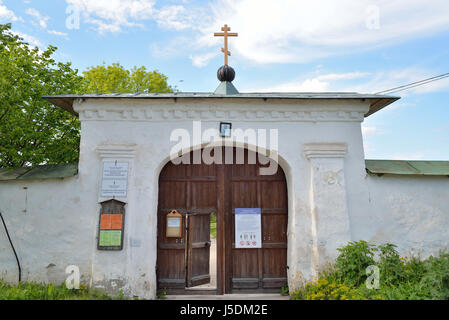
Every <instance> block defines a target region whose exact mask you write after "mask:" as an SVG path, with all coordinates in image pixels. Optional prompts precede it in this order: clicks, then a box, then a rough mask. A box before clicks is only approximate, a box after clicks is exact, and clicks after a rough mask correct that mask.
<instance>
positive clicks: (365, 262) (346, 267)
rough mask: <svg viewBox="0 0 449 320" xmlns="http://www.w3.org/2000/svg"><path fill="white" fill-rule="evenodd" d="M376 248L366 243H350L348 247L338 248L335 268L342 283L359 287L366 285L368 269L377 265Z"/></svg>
mask: <svg viewBox="0 0 449 320" xmlns="http://www.w3.org/2000/svg"><path fill="white" fill-rule="evenodd" d="M375 250H376V248H375V246H374V245H372V244H369V243H368V242H366V241H363V240H362V241H357V242H349V243H348V244H347V245H346V246H344V247H342V248H338V251H339V252H340V255H339V256H338V258H337V260H336V263H335V268H336V270H337V276H338V277H339V278H340V281H343V282H344V283H346V284H348V285H350V286H355V287H358V286H360V285H361V284H362V283H364V281H365V278H366V268H367V267H368V266H370V265H373V264H375V261H374V253H375Z"/></svg>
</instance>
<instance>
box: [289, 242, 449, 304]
mask: <svg viewBox="0 0 449 320" xmlns="http://www.w3.org/2000/svg"><path fill="white" fill-rule="evenodd" d="M396 248H397V247H396V246H395V245H394V244H391V243H386V244H382V245H379V246H377V247H376V246H375V245H372V244H369V243H367V242H366V241H358V242H350V243H348V245H346V246H344V247H342V248H339V249H338V250H339V252H340V254H339V256H338V257H337V259H336V261H335V264H328V265H326V266H325V267H324V268H323V270H322V271H321V272H320V274H319V276H318V280H317V281H315V282H309V283H307V284H306V285H305V286H304V287H303V288H302V289H300V290H298V291H296V292H295V293H294V294H293V295H292V296H291V299H305V300H361V299H370V300H373V299H388V300H423V299H426V300H428V299H434V300H436V299H438V300H447V299H449V253H447V252H440V254H439V256H437V257H433V256H430V257H429V258H427V259H425V260H421V259H419V258H418V257H410V258H405V257H400V255H399V253H398V252H397V250H396ZM375 253H378V255H377V257H376V259H375ZM370 265H377V266H378V267H379V272H380V281H379V282H380V288H379V289H377V290H376V289H369V288H367V287H366V285H365V280H366V277H367V275H366V268H367V267H368V266H370Z"/></svg>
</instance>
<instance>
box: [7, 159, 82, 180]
mask: <svg viewBox="0 0 449 320" xmlns="http://www.w3.org/2000/svg"><path fill="white" fill-rule="evenodd" d="M77 174H78V163H65V164H52V165H42V166H37V167H22V168H12V169H10V168H0V181H7V180H28V179H57V178H67V177H72V176H75V175H77Z"/></svg>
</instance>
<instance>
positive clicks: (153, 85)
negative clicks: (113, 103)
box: [83, 63, 173, 93]
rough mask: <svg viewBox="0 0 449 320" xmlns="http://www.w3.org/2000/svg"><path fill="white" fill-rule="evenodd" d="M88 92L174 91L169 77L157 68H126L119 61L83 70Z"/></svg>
mask: <svg viewBox="0 0 449 320" xmlns="http://www.w3.org/2000/svg"><path fill="white" fill-rule="evenodd" d="M83 74H84V80H83V91H84V92H86V93H126V92H142V93H151V92H161V93H162V92H173V88H172V87H171V86H169V85H168V84H167V77H166V76H165V75H163V74H162V73H159V72H158V71H157V70H154V71H147V69H146V68H145V67H144V66H142V67H139V68H137V67H134V68H132V69H131V70H126V69H125V68H124V67H123V66H121V65H120V64H119V63H113V64H112V65H109V66H106V65H104V64H103V65H101V66H96V67H91V68H90V69H88V70H87V71H84V72H83Z"/></svg>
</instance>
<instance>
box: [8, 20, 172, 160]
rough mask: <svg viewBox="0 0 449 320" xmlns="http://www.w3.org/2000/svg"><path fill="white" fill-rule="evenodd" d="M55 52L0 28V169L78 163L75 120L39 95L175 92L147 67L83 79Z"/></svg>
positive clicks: (100, 69) (103, 69) (108, 70)
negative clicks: (59, 58) (61, 60)
mask: <svg viewBox="0 0 449 320" xmlns="http://www.w3.org/2000/svg"><path fill="white" fill-rule="evenodd" d="M56 50H57V48H56V47H54V46H51V45H50V46H48V48H47V49H46V50H45V51H41V50H39V48H37V47H34V48H33V47H31V46H29V45H28V44H27V43H26V42H24V41H23V39H21V38H20V37H18V36H16V35H14V34H13V33H12V32H11V24H5V25H2V24H0V167H22V166H36V165H40V164H58V163H69V162H76V161H77V160H78V154H79V141H80V123H79V121H78V119H77V118H76V117H74V116H73V115H71V114H70V113H68V112H66V111H64V110H62V109H60V108H57V107H54V106H52V105H51V104H50V103H49V102H47V101H45V100H44V99H42V96H45V95H56V94H81V93H114V92H145V93H147V92H172V91H173V88H172V87H170V86H169V85H168V84H167V77H166V76H165V75H163V74H161V73H159V72H158V71H157V70H154V71H148V70H147V69H146V68H145V67H139V68H137V67H134V68H133V69H131V70H126V69H125V68H123V67H122V66H121V65H120V64H119V63H113V64H112V65H109V66H106V65H104V64H103V65H101V66H97V67H92V68H90V69H88V70H87V71H85V72H84V73H83V74H84V77H82V76H80V75H78V70H76V69H72V65H71V63H70V62H68V63H62V62H56V61H55V60H54V59H53V58H52V56H53V54H54V53H55V52H56Z"/></svg>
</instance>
